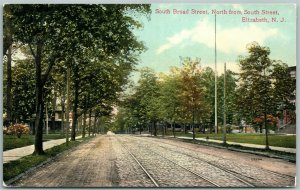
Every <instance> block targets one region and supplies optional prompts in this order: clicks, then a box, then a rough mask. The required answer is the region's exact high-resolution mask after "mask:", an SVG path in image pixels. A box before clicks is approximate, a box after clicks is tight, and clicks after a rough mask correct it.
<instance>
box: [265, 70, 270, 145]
mask: <svg viewBox="0 0 300 190" xmlns="http://www.w3.org/2000/svg"><path fill="white" fill-rule="evenodd" d="M264 88H265V91H266V92H267V87H266V68H264ZM264 126H265V133H266V150H269V149H270V147H269V139H268V129H267V97H266V93H265V96H264Z"/></svg>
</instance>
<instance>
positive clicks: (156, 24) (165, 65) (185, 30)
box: [133, 3, 296, 80]
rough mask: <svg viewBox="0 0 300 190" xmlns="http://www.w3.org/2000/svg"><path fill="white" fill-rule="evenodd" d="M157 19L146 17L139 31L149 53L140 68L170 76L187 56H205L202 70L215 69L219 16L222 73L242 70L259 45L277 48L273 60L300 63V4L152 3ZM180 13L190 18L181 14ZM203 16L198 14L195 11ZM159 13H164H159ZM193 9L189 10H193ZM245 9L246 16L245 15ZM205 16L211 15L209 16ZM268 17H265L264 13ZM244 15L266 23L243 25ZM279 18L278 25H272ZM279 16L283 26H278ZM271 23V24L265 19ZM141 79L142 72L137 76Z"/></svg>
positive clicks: (218, 42)
mask: <svg viewBox="0 0 300 190" xmlns="http://www.w3.org/2000/svg"><path fill="white" fill-rule="evenodd" d="M151 9H152V14H151V19H150V20H147V19H142V22H143V24H144V27H143V29H141V30H137V31H135V34H136V35H137V37H138V39H139V40H141V41H143V42H144V43H145V45H146V47H147V50H146V51H145V52H144V53H142V54H141V55H140V63H139V65H138V66H137V68H142V67H150V68H153V69H154V70H155V71H157V72H168V71H169V68H170V66H180V58H179V57H180V56H181V57H191V58H192V59H195V58H200V59H201V66H202V67H207V66H209V67H212V68H213V69H214V68H215V14H214V12H213V10H216V11H217V12H216V13H217V15H216V39H217V40H216V44H217V45H216V46H217V71H218V74H221V73H222V72H223V68H224V63H225V62H226V64H227V68H228V69H231V70H233V71H236V72H238V69H239V67H238V58H239V56H246V55H247V49H246V47H247V44H249V43H251V42H254V41H256V42H258V43H259V44H260V45H261V46H267V47H269V48H270V50H271V54H270V58H271V59H274V60H282V61H283V62H285V63H287V64H288V65H289V66H295V65H296V5H294V4H191V3H187V4H184V3H177V4H176V3H169V4H152V5H151ZM174 9H176V10H177V12H178V11H185V13H187V14H175V12H173V11H174ZM193 9H194V10H198V11H199V13H200V12H201V13H202V14H192V10H193ZM158 10H159V11H158ZM187 11H188V12H187ZM239 11H240V12H239ZM203 13H205V14H203ZM263 13H265V14H263ZM243 17H247V18H249V19H255V18H258V19H260V20H261V21H264V22H243V21H242V19H243ZM272 18H273V22H272ZM274 18H275V19H276V21H277V22H275V20H274ZM266 20H267V21H269V22H265V21H266ZM133 78H135V80H136V79H137V74H136V73H135V74H134V75H133Z"/></svg>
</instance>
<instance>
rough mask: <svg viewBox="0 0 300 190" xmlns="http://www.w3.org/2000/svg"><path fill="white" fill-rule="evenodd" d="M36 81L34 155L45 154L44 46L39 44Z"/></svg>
mask: <svg viewBox="0 0 300 190" xmlns="http://www.w3.org/2000/svg"><path fill="white" fill-rule="evenodd" d="M35 69H36V73H35V81H36V87H35V88H36V119H35V128H36V129H35V131H36V133H35V143H34V154H38V155H42V154H45V152H44V150H43V117H44V100H43V90H44V89H43V81H42V44H41V43H38V44H37V49H36V55H35Z"/></svg>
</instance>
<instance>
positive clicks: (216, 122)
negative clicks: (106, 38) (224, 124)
mask: <svg viewBox="0 0 300 190" xmlns="http://www.w3.org/2000/svg"><path fill="white" fill-rule="evenodd" d="M217 78H218V74H217V15H216V14H215V134H218V109H217V104H218V102H217Z"/></svg>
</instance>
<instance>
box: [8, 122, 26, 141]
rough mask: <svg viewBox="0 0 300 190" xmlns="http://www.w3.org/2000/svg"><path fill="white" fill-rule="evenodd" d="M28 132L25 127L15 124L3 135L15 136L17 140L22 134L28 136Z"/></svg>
mask: <svg viewBox="0 0 300 190" xmlns="http://www.w3.org/2000/svg"><path fill="white" fill-rule="evenodd" d="M29 132H30V130H29V127H28V126H27V125H23V124H19V123H16V124H14V125H12V126H10V127H8V128H7V129H6V130H4V134H8V135H17V137H18V138H21V136H22V134H29Z"/></svg>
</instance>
